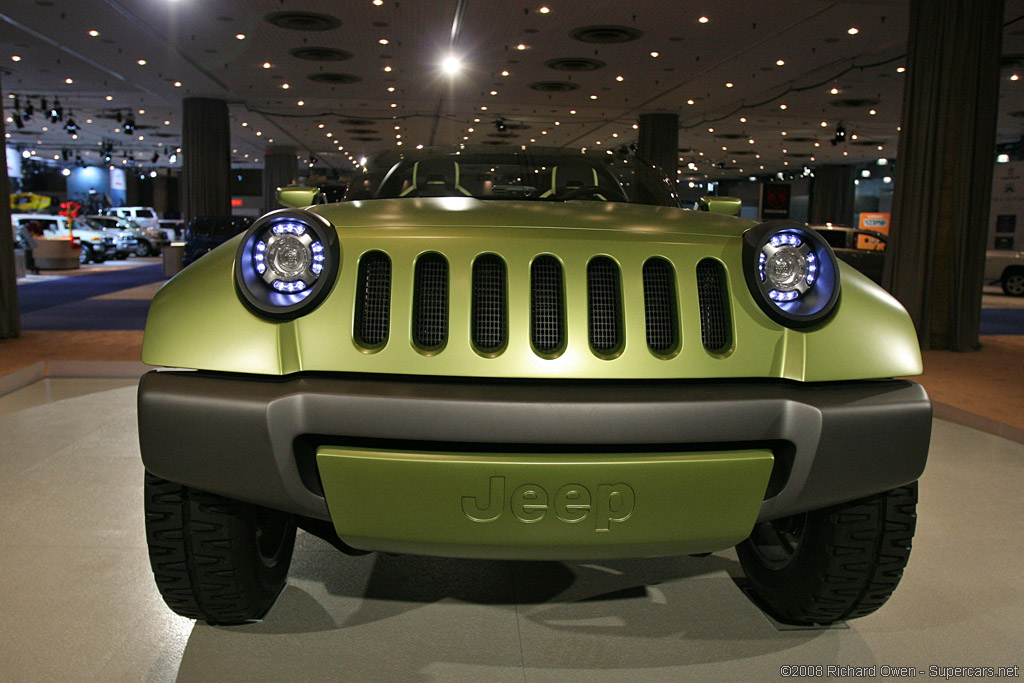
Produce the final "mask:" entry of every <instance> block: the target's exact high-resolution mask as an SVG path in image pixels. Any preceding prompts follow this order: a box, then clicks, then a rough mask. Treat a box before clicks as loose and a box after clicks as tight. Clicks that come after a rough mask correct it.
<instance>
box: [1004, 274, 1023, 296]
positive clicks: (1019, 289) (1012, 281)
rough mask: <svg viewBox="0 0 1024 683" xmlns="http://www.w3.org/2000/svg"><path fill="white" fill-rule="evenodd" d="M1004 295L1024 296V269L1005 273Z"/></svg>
mask: <svg viewBox="0 0 1024 683" xmlns="http://www.w3.org/2000/svg"><path fill="white" fill-rule="evenodd" d="M1002 285H1003V293H1005V294H1009V295H1010V296H1024V268H1011V269H1009V270H1007V271H1006V272H1005V273H1003V281H1002Z"/></svg>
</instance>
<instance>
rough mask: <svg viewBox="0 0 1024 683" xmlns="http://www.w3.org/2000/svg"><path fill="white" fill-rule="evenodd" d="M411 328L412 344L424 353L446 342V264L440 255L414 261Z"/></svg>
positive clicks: (429, 255) (427, 255)
mask: <svg viewBox="0 0 1024 683" xmlns="http://www.w3.org/2000/svg"><path fill="white" fill-rule="evenodd" d="M412 328H413V341H415V343H416V345H417V346H419V347H420V348H421V349H423V350H425V351H433V350H437V349H440V348H441V347H442V346H444V344H445V342H446V341H447V340H448V262H447V261H445V260H444V257H443V256H441V255H440V254H436V253H431V254H424V255H423V256H420V257H419V258H418V259H417V260H416V276H415V281H414V283H413V320H412Z"/></svg>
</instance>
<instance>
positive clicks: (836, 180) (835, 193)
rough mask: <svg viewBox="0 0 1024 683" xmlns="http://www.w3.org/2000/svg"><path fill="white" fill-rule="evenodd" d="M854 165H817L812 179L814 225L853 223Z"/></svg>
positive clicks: (809, 216)
mask: <svg viewBox="0 0 1024 683" xmlns="http://www.w3.org/2000/svg"><path fill="white" fill-rule="evenodd" d="M853 174H854V171H853V166H833V165H826V166H817V167H816V168H815V169H814V177H813V178H812V179H811V204H810V208H809V210H808V212H807V222H808V223H810V224H811V225H824V224H825V223H831V224H833V225H847V226H852V225H853V199H854V184H853V180H854V177H853Z"/></svg>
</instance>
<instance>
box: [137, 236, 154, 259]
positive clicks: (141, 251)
mask: <svg viewBox="0 0 1024 683" xmlns="http://www.w3.org/2000/svg"><path fill="white" fill-rule="evenodd" d="M152 253H153V247H152V246H150V244H149V242H147V241H146V240H139V245H138V246H137V247H135V255H136V256H140V257H146V256H150V255H152Z"/></svg>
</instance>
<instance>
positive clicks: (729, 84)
mask: <svg viewBox="0 0 1024 683" xmlns="http://www.w3.org/2000/svg"><path fill="white" fill-rule="evenodd" d="M732 86H733V84H732V83H726V84H725V87H726V88H731V87H732Z"/></svg>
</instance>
